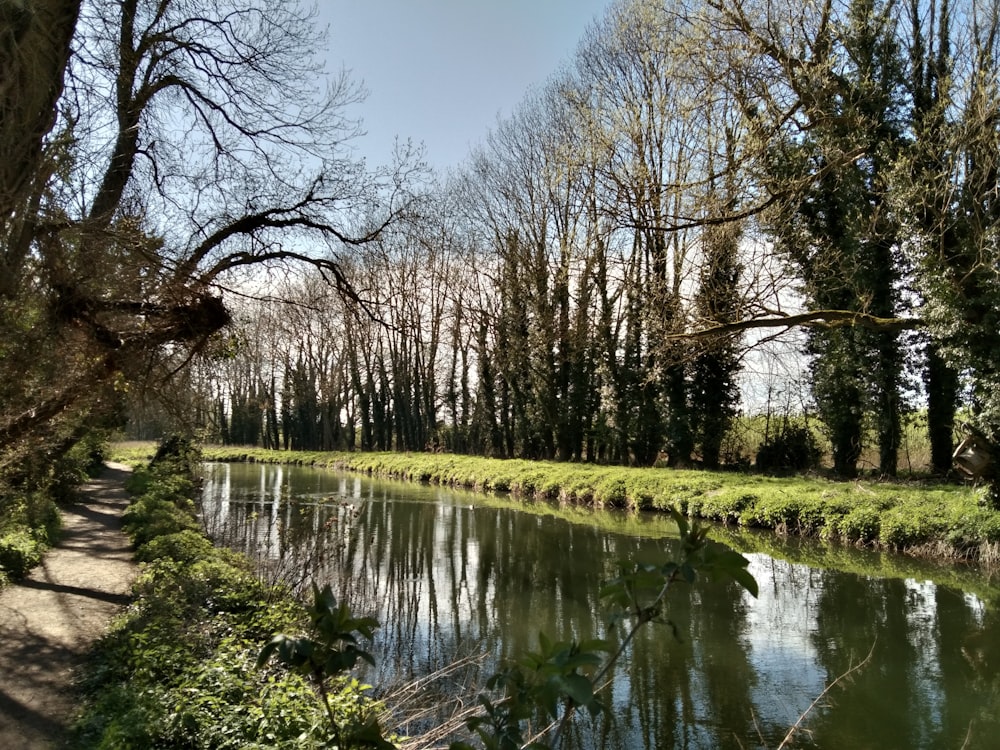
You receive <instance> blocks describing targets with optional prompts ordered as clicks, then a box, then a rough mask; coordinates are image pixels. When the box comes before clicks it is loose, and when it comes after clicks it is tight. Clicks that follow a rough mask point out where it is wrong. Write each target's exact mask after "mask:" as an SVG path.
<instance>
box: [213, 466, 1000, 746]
mask: <svg viewBox="0 0 1000 750" xmlns="http://www.w3.org/2000/svg"><path fill="white" fill-rule="evenodd" d="M205 476H206V481H205V484H204V492H203V500H202V516H203V520H204V524H205V528H206V530H207V532H208V533H209V535H210V536H212V537H213V538H214V539H215V540H216V541H217V542H218V543H221V544H226V545H229V546H231V547H234V548H236V549H239V550H241V551H243V552H246V553H247V554H248V555H249V556H250V557H251V558H253V559H254V560H256V561H257V563H258V565H259V566H260V570H261V571H262V574H263V575H266V576H269V577H271V578H272V579H273V580H282V581H285V582H287V583H289V584H290V585H292V586H295V587H299V588H302V589H303V590H304V589H305V588H306V587H308V586H309V585H311V583H312V582H313V581H316V582H317V583H319V584H320V585H323V584H325V583H330V584H331V585H332V587H333V589H334V591H335V593H337V595H338V598H340V599H342V600H344V601H347V602H348V603H349V604H350V605H351V607H352V608H353V610H354V611H355V613H356V614H359V615H373V616H375V617H376V618H377V619H378V620H379V622H380V623H381V627H380V629H379V630H378V632H377V634H376V638H375V641H374V642H373V643H372V644H370V650H371V652H372V653H373V654H374V655H375V657H376V659H377V667H376V668H375V669H374V670H369V671H368V673H367V674H366V675H364V679H366V680H367V681H369V682H371V683H373V684H375V685H378V686H386V685H393V684H398V683H400V682H405V681H409V680H413V679H416V678H420V677H423V676H425V675H428V674H431V673H433V672H435V671H436V670H440V669H442V668H443V667H445V666H447V665H448V664H451V663H453V662H455V661H456V660H458V659H462V658H469V659H471V660H472V661H471V662H470V664H471V666H469V667H468V668H467V669H465V670H461V671H459V672H457V673H455V674H451V675H449V676H448V677H447V678H446V679H444V680H443V681H442V684H441V685H439V686H438V689H439V690H440V691H441V696H442V697H441V711H443V712H447V711H449V710H451V709H450V708H448V707H447V706H446V705H445V704H447V703H448V698H449V697H451V698H463V697H464V699H466V700H468V699H470V696H471V697H472V698H473V699H474V695H475V689H474V684H473V683H478V684H481V683H482V682H484V681H485V678H486V677H487V676H488V675H489V674H490V673H491V672H492V671H493V670H494V669H495V668H496V667H497V665H498V664H500V663H502V662H503V660H505V659H508V658H513V657H516V656H517V655H519V654H523V653H525V652H526V651H529V650H535V649H537V647H538V634H539V632H544V633H546V634H547V635H548V636H549V637H550V638H552V639H560V640H568V639H570V638H574V639H577V640H581V639H586V638H595V637H602V638H603V637H608V638H611V639H612V640H613V639H614V638H615V637H617V636H616V634H615V633H614V632H610V633H609V631H608V630H607V628H606V626H605V624H604V622H605V618H606V615H607V610H606V608H605V607H604V606H603V604H602V602H601V600H600V597H599V592H600V589H601V586H602V585H603V583H604V582H606V581H608V580H609V579H611V578H613V577H614V576H615V575H616V574H617V572H618V570H619V566H620V564H621V563H622V562H623V561H624V562H629V563H631V562H635V561H644V562H657V561H666V560H668V559H671V558H672V556H673V553H674V548H675V545H676V544H677V534H676V528H675V527H674V525H673V524H672V522H671V521H670V520H669V519H668V518H665V517H663V516H655V515H651V516H643V515H638V516H637V515H634V514H618V513H609V512H592V511H588V510H585V509H580V508H573V507H564V506H563V507H561V506H559V505H558V504H548V503H528V504H522V503H515V502H512V501H510V500H507V499H504V498H499V497H489V496H484V495H478V494H473V493H469V492H463V491H456V490H451V489H448V488H443V487H437V486H425V485H417V484H406V483H400V482H391V481H382V480H373V479H370V478H367V477H360V476H357V475H348V474H341V473H337V472H333V471H329V470H319V469H312V468H307V467H298V466H275V465H261V464H209V465H207V466H206V475H205ZM741 543H742V544H743V545H744V549H746V544H747V542H746V540H745V539H743V540H742V542H741ZM750 544H751V548H752V543H750ZM789 544H790V546H789V550H792V549H793V546H791V545H794V550H795V554H794V555H792V554H789V555H787V556H784V555H783V554H782V552H781V544H780V543H777V542H776V541H775V539H774V538H773V537H769V538H768V545H767V549H768V552H769V554H765V553H764V552H755V551H750V552H745V554H746V556H747V557H748V558H749V559H750V572H751V573H752V574H753V575H754V577H755V578H756V580H757V582H758V585H759V587H760V591H759V596H758V597H757V598H754V597H752V596H750V595H749V594H748V593H747V592H745V591H744V590H743V589H741V588H740V587H739V586H737V585H736V584H734V583H732V582H723V583H715V582H711V581H707V580H701V579H699V580H698V581H696V582H695V584H694V585H692V586H686V585H684V586H677V587H675V588H674V589H673V591H672V593H671V595H670V597H669V600H668V607H667V617H668V618H669V621H670V622H669V624H654V625H650V626H647V627H646V628H644V629H643V630H641V631H640V633H639V635H638V637H637V638H636V639H635V641H634V642H633V643H632V645H631V647H630V649H629V651H628V652H627V655H626V657H625V658H624V659H623V660H622V661H621V662H619V663H618V665H616V668H615V670H614V671H613V673H612V674H611V675H610V680H611V681H610V684H609V685H608V687H607V689H606V691H605V693H604V701H605V703H606V704H607V705H608V706H609V709H610V710H609V711H607V712H606V715H605V717H604V718H601V719H598V720H596V721H591V720H590V719H589V718H585V717H581V719H580V720H579V721H578V722H577V724H576V725H575V727H574V734H573V736H572V737H571V738H570V743H569V745H568V746H573V747H578V748H598V747H599V748H614V749H618V748H620V749H621V750H624V749H625V748H656V749H657V750H662V749H668V748H756V747H766V748H777V747H779V746H780V745H781V743H782V741H783V740H784V738H785V737H786V735H787V734H788V732H789V729H790V728H791V727H792V726H793V725H796V723H797V722H800V717H801V724H800V729H799V731H797V732H796V733H795V734H794V738H793V741H792V742H791V743H790V744H788V745H786V747H817V748H853V749H859V748H879V749H882V750H884V749H886V748H927V749H930V748H956V749H958V748H966V749H967V750H975V749H982V750H985V749H986V748H995V747H997V746H998V745H997V742H998V740H997V739H996V738H997V737H1000V617H998V616H997V611H996V607H997V605H998V604H1000V596H998V595H1000V588H998V586H997V585H996V584H994V583H993V582H991V581H990V580H989V579H988V578H986V577H985V576H982V575H977V574H976V573H975V572H974V571H973V572H970V571H966V570H962V571H959V572H960V573H961V575H959V574H958V573H956V572H955V571H947V570H945V569H943V568H941V567H940V566H927V568H926V571H924V569H922V568H917V569H916V571H915V572H913V571H911V572H909V573H907V574H899V573H898V572H896V568H895V567H893V566H885V565H880V564H879V560H880V559H881V556H875V555H873V554H872V553H870V552H867V553H866V552H864V551H855V550H848V549H837V550H836V559H837V560H838V561H839V562H838V565H837V567H823V566H818V565H815V564H809V563H804V562H801V561H797V560H801V559H802V558H803V551H802V545H803V543H802V542H800V541H797V542H792V543H789ZM816 551H817V554H815V555H813V556H812V557H814V558H817V559H821V558H822V557H823V555H822V554H819V553H820V552H821V551H822V549H821V545H819V544H818V543H817V550H816ZM806 557H809V556H808V555H806ZM883 568H888V569H889V570H890V571H891V572H889V573H883V572H882V570H883ZM866 659H867V661H866ZM477 664H478V665H480V666H479V667H478V669H479V670H480V671H479V672H478V673H476V672H475V669H476V668H477V667H476V665H477ZM854 667H858V669H856V670H855V671H852V672H851V671H850V670H852V668H854ZM848 672H850V674H848V675H847V676H846V677H844V678H843V679H842V680H840V682H838V683H837V684H836V685H835V686H833V687H832V688H831V689H829V690H827V691H826V692H825V693H824V690H826V688H827V686H828V685H830V684H831V683H832V682H833V681H835V680H837V678H838V677H840V676H842V675H845V673H848ZM449 680H450V681H451V682H450V683H449V682H448V681H449ZM817 699H818V700H817Z"/></svg>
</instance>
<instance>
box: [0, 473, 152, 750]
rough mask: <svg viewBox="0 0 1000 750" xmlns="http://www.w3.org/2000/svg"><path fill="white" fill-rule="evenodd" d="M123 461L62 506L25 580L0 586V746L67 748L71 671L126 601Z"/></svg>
mask: <svg viewBox="0 0 1000 750" xmlns="http://www.w3.org/2000/svg"><path fill="white" fill-rule="evenodd" d="M127 476H128V471H127V468H126V467H123V466H121V465H116V464H112V465H109V466H108V467H107V468H106V469H105V471H104V472H103V473H102V475H101V476H100V477H98V478H96V479H94V480H92V481H90V482H88V483H87V484H85V485H84V486H83V487H82V488H81V489H80V493H79V502H77V503H76V504H74V505H72V506H70V507H68V508H65V509H63V513H62V515H63V536H62V539H61V540H60V542H59V544H58V545H57V546H56V547H55V548H54V549H52V550H50V551H49V553H48V554H46V556H45V558H44V559H43V561H42V564H41V565H39V566H38V567H37V568H35V569H34V570H33V571H32V572H31V574H30V575H29V576H28V578H27V579H26V580H24V581H22V582H20V583H18V584H16V585H11V586H9V587H7V588H6V589H4V590H3V591H0V748H11V749H12V750H13V749H15V748H16V749H17V750H43V749H45V750H48V749H51V748H64V747H68V746H67V744H66V742H67V739H66V737H67V731H68V729H69V726H70V724H71V723H72V720H73V715H74V711H75V710H76V695H75V694H74V690H73V679H74V671H75V670H76V669H77V668H78V667H79V666H80V664H81V663H82V659H83V656H84V655H85V654H86V652H87V649H88V648H89V646H90V644H91V643H93V641H94V640H96V639H97V638H98V637H100V636H101V634H102V633H103V632H104V631H105V630H106V628H107V626H108V622H109V621H110V620H111V618H112V617H113V616H114V615H115V614H116V613H117V612H118V611H119V609H120V608H121V607H122V606H123V605H125V604H127V603H128V600H129V590H130V587H131V584H132V581H133V579H134V577H135V570H136V568H135V564H134V563H133V562H132V552H131V548H130V546H129V542H128V539H127V537H126V536H125V535H124V534H123V533H122V531H121V513H122V511H123V510H124V509H125V507H126V506H127V505H128V496H127V494H126V493H125V490H124V483H125V479H126V477H127Z"/></svg>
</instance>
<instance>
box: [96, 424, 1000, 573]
mask: <svg viewBox="0 0 1000 750" xmlns="http://www.w3.org/2000/svg"><path fill="white" fill-rule="evenodd" d="M151 450H152V448H151V446H149V445H146V446H145V447H143V446H140V445H135V444H133V445H131V446H126V447H124V448H123V449H121V450H120V451H119V450H118V449H116V455H117V456H118V457H119V458H120V460H135V459H136V458H137V457H140V456H144V455H148V454H149V453H150V451H151ZM204 457H205V459H206V460H212V461H250V462H266V463H286V464H299V465H310V466H317V467H325V468H335V469H344V470H349V471H354V472H361V473H366V474H370V475H373V476H380V477H392V478H397V479H403V480H409V481H419V482H429V483H435V484H442V485H449V486H454V487H462V488H468V489H473V490H478V491H483V492H501V493H510V494H511V495H512V496H514V497H517V498H522V499H524V498H530V499H536V498H541V499H549V500H559V501H562V502H566V503H572V504H582V505H587V506H593V507H598V508H620V509H627V510H652V511H662V510H666V509H668V508H670V507H671V506H677V507H678V508H679V509H680V510H681V511H682V512H683V513H685V514H686V515H688V516H690V517H693V518H701V519H706V520H711V521H716V522H719V523H722V524H725V525H729V526H735V527H739V528H743V529H767V530H770V531H774V532H778V533H779V534H784V535H799V536H807V537H816V538H819V539H822V540H827V541H831V542H842V543H847V544H850V545H854V546H858V547H866V548H870V549H875V550H891V551H894V552H904V553H908V554H911V555H916V556H923V557H933V558H936V559H942V558H943V559H960V560H967V561H978V562H982V563H985V564H987V565H989V566H991V567H992V566H995V565H997V564H1000V513H997V512H996V511H992V510H989V509H987V508H985V507H982V506H981V505H980V503H979V493H978V491H977V490H976V489H975V488H973V487H969V486H963V485H956V484H945V483H936V484H932V483H927V482H915V481H914V482H884V481H861V480H858V481H832V480H829V479H825V478H821V477H817V476H795V477H767V476H760V475H754V474H743V473H735V472H710V471H701V470H670V469H660V468H624V467H611V466H596V465H590V464H571V463H555V462H544V461H523V460H499V459H489V458H481V457H476V456H458V455H452V454H435V453H322V452H302V451H267V450H264V449H260V448H246V447H230V446H208V447H205V448H204Z"/></svg>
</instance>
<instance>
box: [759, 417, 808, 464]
mask: <svg viewBox="0 0 1000 750" xmlns="http://www.w3.org/2000/svg"><path fill="white" fill-rule="evenodd" d="M822 455H823V453H822V451H821V450H820V447H819V443H818V442H817V441H816V436H815V435H813V433H812V430H810V429H809V428H808V427H804V426H800V425H786V426H785V427H784V428H783V429H782V430H781V432H779V433H778V434H777V435H775V436H774V437H771V438H768V439H767V440H766V441H764V443H763V444H762V445H761V446H760V448H759V449H758V450H757V462H756V463H757V470H758V471H763V472H771V473H786V472H793V471H805V470H807V469H815V468H816V467H817V466H819V462H820V458H821V457H822Z"/></svg>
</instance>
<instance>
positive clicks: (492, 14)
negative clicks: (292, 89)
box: [319, 0, 612, 173]
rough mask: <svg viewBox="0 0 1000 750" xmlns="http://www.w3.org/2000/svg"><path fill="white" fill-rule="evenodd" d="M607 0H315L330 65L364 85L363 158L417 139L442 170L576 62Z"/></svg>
mask: <svg viewBox="0 0 1000 750" xmlns="http://www.w3.org/2000/svg"><path fill="white" fill-rule="evenodd" d="M611 2H612V0H320V2H319V23H320V24H321V25H323V26H328V28H329V51H328V53H327V57H326V60H327V69H328V70H330V71H338V70H340V69H341V68H345V69H347V70H348V71H350V73H351V77H352V79H353V80H355V81H357V82H361V83H363V84H364V85H365V88H366V89H367V90H368V97H367V99H366V100H365V102H364V103H362V104H360V105H358V106H357V107H355V108H354V109H352V110H351V112H352V116H357V117H360V118H361V119H362V120H363V123H362V127H363V129H364V130H365V131H366V133H367V134H366V135H365V136H363V137H362V138H360V139H358V140H356V141H355V142H354V143H353V144H352V145H353V146H354V148H355V149H357V153H358V155H359V156H364V157H365V158H366V159H367V160H368V162H369V167H375V166H379V165H383V164H387V163H389V162H390V161H391V156H392V151H393V144H394V142H395V140H396V138H397V137H398V138H399V140H400V141H406V140H407V139H410V140H412V141H413V142H414V143H415V144H418V145H419V144H423V145H424V147H425V149H426V151H425V158H426V161H427V163H428V164H429V165H430V166H432V167H433V168H434V169H435V170H437V171H439V172H441V173H444V172H446V171H447V170H448V169H450V168H453V167H457V166H459V165H460V164H461V163H462V162H464V161H465V159H466V157H467V156H468V154H469V151H470V149H471V148H473V147H474V146H476V145H477V144H479V143H480V142H482V141H483V140H484V138H485V137H486V135H487V133H488V132H489V131H490V130H491V129H492V128H493V127H494V126H495V125H496V123H497V118H498V117H501V118H502V117H506V116H509V115H510V114H511V113H512V112H513V111H514V110H515V109H516V107H517V105H518V104H519V103H520V102H521V101H522V100H523V99H524V98H525V96H526V95H527V94H528V92H529V91H530V90H531V89H532V88H533V87H535V88H540V87H542V86H544V85H545V83H546V81H548V80H549V78H550V77H551V76H552V75H554V74H555V73H556V72H557V71H558V70H559V68H560V67H561V66H562V65H564V64H567V63H569V62H571V61H572V58H573V55H574V53H575V51H576V48H577V45H578V44H579V42H580V41H581V39H582V38H583V36H584V34H585V32H586V30H587V29H588V28H589V27H590V26H591V24H592V23H593V22H594V21H597V20H599V19H600V18H602V17H603V16H604V13H605V10H606V9H607V7H608V6H610V5H611Z"/></svg>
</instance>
